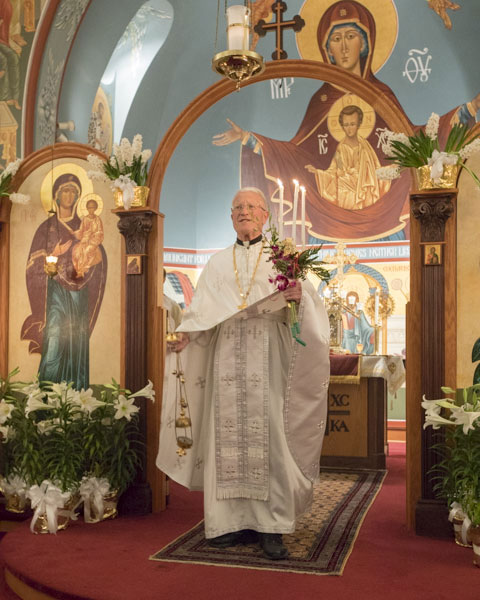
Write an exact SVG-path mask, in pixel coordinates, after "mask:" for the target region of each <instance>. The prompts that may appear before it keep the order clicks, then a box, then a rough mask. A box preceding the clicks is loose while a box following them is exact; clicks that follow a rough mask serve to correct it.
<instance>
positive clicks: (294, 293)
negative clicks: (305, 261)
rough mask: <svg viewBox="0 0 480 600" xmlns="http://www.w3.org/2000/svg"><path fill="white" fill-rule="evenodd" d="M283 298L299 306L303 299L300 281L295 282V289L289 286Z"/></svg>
mask: <svg viewBox="0 0 480 600" xmlns="http://www.w3.org/2000/svg"><path fill="white" fill-rule="evenodd" d="M283 297H284V298H285V300H286V301H287V302H291V301H293V302H296V303H297V304H298V303H299V302H300V300H301V299H302V283H301V281H300V279H297V280H296V281H295V285H294V286H293V287H290V286H289V287H288V288H287V289H286V290H284V292H283Z"/></svg>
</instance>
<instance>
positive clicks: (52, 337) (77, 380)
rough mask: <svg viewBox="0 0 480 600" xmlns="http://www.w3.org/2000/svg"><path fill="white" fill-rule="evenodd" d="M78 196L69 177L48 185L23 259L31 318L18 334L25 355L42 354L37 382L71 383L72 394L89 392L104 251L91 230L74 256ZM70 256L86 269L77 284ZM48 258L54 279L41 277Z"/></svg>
mask: <svg viewBox="0 0 480 600" xmlns="http://www.w3.org/2000/svg"><path fill="white" fill-rule="evenodd" d="M72 166H73V167H74V166H75V165H72ZM81 194H82V185H81V182H80V179H79V177H78V176H77V175H75V174H74V173H63V174H62V175H60V176H58V177H57V178H56V179H55V181H54V183H53V187H52V209H51V211H49V216H48V217H47V219H46V220H45V221H44V222H43V223H41V224H40V225H39V227H38V228H37V230H36V232H35V235H34V237H33V240H32V245H31V247H30V252H29V255H28V260H27V267H26V280H27V291H28V297H29V300H30V307H31V311H32V312H31V315H29V316H28V317H27V318H26V319H25V322H24V323H23V326H22V331H21V339H22V340H30V343H29V352H30V353H40V354H41V358H40V365H39V370H38V377H39V379H40V380H41V381H53V382H57V383H58V382H61V381H67V382H70V381H72V382H73V383H74V387H75V389H81V388H84V389H87V388H88V387H89V337H90V334H91V332H92V330H93V328H94V326H95V322H96V320H97V317H98V313H99V310H100V306H101V304H102V299H103V293H104V290H105V281H106V275H107V257H106V254H105V250H104V249H103V247H102V245H101V244H100V243H98V244H96V242H95V241H94V240H93V235H94V233H93V231H92V230H89V231H90V233H89V239H88V241H87V242H86V244H85V246H84V247H83V248H82V249H81V250H80V251H78V250H76V247H77V246H78V245H79V244H81V243H82V242H81V241H78V236H77V235H76V234H77V233H78V232H79V231H81V230H82V223H81V222H80V218H79V216H78V212H77V207H78V202H79V200H80V197H81ZM97 206H98V205H97ZM92 208H94V205H93V204H92V205H90V210H92ZM87 210H88V209H87ZM85 218H87V217H85ZM96 218H98V217H93V218H92V217H90V220H89V221H87V224H88V225H90V224H94V225H93V228H95V223H96V221H95V219H96ZM97 225H98V223H97ZM87 229H88V226H87V225H85V227H84V230H87ZM102 236H103V233H102ZM85 237H88V236H85ZM82 239H83V238H82ZM97 241H98V239H97ZM89 244H90V247H89ZM92 246H95V250H93V248H92ZM74 254H77V255H78V256H77V258H76V259H75V260H76V261H77V264H78V261H80V262H81V263H82V264H83V265H84V266H85V267H86V266H87V265H88V269H87V268H85V270H84V277H83V278H81V279H79V278H77V272H76V268H75V266H74V259H73V255H74ZM49 255H50V256H52V255H53V256H56V257H57V258H58V262H57V270H58V273H57V275H55V276H54V277H49V276H47V275H46V273H45V271H44V264H45V257H46V256H49ZM92 256H93V258H92ZM98 258H99V260H97V259H98Z"/></svg>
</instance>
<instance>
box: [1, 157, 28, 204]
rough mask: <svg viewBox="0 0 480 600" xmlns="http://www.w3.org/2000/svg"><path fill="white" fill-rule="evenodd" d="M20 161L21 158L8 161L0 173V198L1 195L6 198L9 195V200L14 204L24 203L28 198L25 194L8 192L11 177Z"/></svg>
mask: <svg viewBox="0 0 480 600" xmlns="http://www.w3.org/2000/svg"><path fill="white" fill-rule="evenodd" d="M21 162H22V159H21V158H19V159H18V160H15V161H14V162H11V163H8V165H7V166H6V167H5V169H4V170H3V171H2V172H1V173H0V198H1V197H2V196H4V197H7V198H8V197H10V200H11V201H12V202H14V203H16V204H26V203H27V202H28V201H29V200H30V197H29V196H27V195H26V194H17V193H13V194H12V193H10V184H11V182H12V178H13V176H14V175H15V173H16V172H17V171H18V168H19V167H20V163H21Z"/></svg>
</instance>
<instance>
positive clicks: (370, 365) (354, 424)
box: [320, 354, 405, 469]
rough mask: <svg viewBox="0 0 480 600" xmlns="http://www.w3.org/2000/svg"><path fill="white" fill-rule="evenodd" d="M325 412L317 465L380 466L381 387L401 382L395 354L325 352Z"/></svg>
mask: <svg viewBox="0 0 480 600" xmlns="http://www.w3.org/2000/svg"><path fill="white" fill-rule="evenodd" d="M330 359H331V360H330V371H331V375H330V387H329V390H328V415H327V425H326V430H325V438H324V442H323V447H322V457H321V461H320V465H323V466H331V467H345V468H347V467H354V468H364V469H384V468H385V458H386V453H387V390H388V392H389V393H391V394H395V392H396V391H397V390H398V389H399V388H400V387H401V386H402V385H403V383H404V381H405V367H404V364H403V359H402V357H401V356H362V355H351V354H346V355H345V354H332V355H331V356H330Z"/></svg>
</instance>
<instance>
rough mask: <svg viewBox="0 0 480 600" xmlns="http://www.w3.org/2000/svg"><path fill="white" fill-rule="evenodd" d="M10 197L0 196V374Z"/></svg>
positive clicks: (1, 368)
mask: <svg viewBox="0 0 480 600" xmlns="http://www.w3.org/2000/svg"><path fill="white" fill-rule="evenodd" d="M11 207H12V203H11V201H10V198H6V197H4V198H0V375H1V376H2V377H6V376H7V374H8V302H9V300H8V287H9V268H10V210H11Z"/></svg>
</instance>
